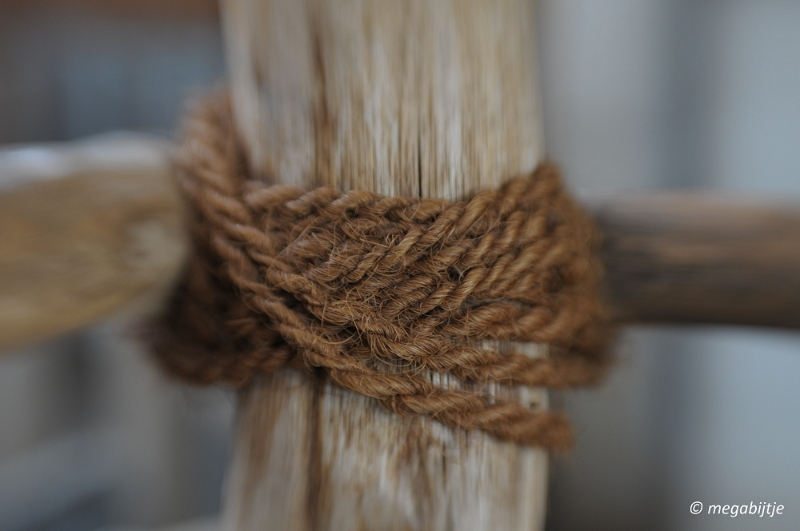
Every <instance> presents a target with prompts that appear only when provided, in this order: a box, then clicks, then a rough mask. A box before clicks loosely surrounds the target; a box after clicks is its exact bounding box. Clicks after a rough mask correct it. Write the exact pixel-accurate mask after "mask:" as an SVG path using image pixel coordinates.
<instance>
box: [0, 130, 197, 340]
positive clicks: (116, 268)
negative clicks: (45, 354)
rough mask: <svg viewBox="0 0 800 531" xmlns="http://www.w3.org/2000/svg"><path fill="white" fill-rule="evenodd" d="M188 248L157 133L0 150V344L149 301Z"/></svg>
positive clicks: (160, 293) (160, 292)
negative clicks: (153, 135) (148, 135)
mask: <svg viewBox="0 0 800 531" xmlns="http://www.w3.org/2000/svg"><path fill="white" fill-rule="evenodd" d="M187 248H188V242H187V236H186V234H185V230H184V224H183V215H182V206H181V199H180V196H179V194H178V192H177V189H176V187H175V186H174V185H173V180H172V178H171V175H170V164H169V156H168V144H167V143H166V142H164V141H161V140H154V139H152V138H148V137H143V136H135V135H122V136H120V135H117V136H114V135H112V136H106V137H98V138H95V139H93V140H88V141H83V142H75V143H72V144H60V145H58V144H56V145H39V146H27V147H26V146H19V147H11V148H5V149H3V150H0V350H3V349H5V348H9V347H13V346H17V345H21V344H24V343H27V342H31V341H38V340H41V339H45V338H47V337H50V336H54V335H57V334H60V333H63V332H68V331H70V330H74V329H76V328H79V327H81V326H84V325H88V324H91V323H93V322H96V321H98V320H101V319H103V318H105V317H107V316H108V315H109V314H111V313H113V312H116V311H120V310H121V309H123V308H125V309H126V310H125V311H128V312H135V311H137V310H139V311H146V309H149V310H150V311H152V309H153V308H154V307H155V306H156V304H158V302H159V301H160V300H161V299H162V298H163V297H164V296H165V294H166V293H167V292H168V290H169V288H170V286H171V285H172V282H173V280H174V279H175V277H176V275H177V274H178V272H179V271H180V268H181V264H182V263H183V261H184V259H185V256H186V254H187Z"/></svg>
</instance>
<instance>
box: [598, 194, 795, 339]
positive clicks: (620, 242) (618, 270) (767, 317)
mask: <svg viewBox="0 0 800 531" xmlns="http://www.w3.org/2000/svg"><path fill="white" fill-rule="evenodd" d="M798 206H800V205H798ZM594 211H595V218H596V220H597V222H598V224H599V225H600V228H601V230H602V231H603V233H604V234H605V243H604V246H603V250H602V257H603V262H604V264H605V267H606V288H607V297H608V300H609V302H610V303H611V305H612V308H613V310H614V314H615V317H616V318H617V320H619V321H622V322H626V323H632V322H633V323H635V322H650V323H694V324H729V325H756V326H773V327H786V328H800V208H797V207H791V206H783V207H780V206H777V205H776V204H756V203H755V202H751V201H744V200H742V199H739V200H733V199H724V198H720V197H719V196H713V195H710V194H708V193H703V194H671V193H655V194H650V195H641V196H631V197H626V198H622V199H617V200H613V201H609V202H607V203H605V204H603V205H602V206H600V207H597V208H595V209H594Z"/></svg>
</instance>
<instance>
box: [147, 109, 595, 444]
mask: <svg viewBox="0 0 800 531" xmlns="http://www.w3.org/2000/svg"><path fill="white" fill-rule="evenodd" d="M177 160H178V164H177V166H178V176H179V180H180V183H181V185H182V187H183V190H184V192H185V194H186V196H187V197H188V198H189V200H190V202H191V205H192V206H193V208H194V212H195V214H194V215H195V224H194V227H193V237H194V241H195V245H196V257H195V259H194V261H193V262H192V264H191V265H190V267H189V270H188V272H187V274H186V277H185V280H184V282H183V285H182V287H181V288H180V289H179V292H178V293H177V295H176V297H175V299H174V300H173V303H172V307H171V310H170V312H169V314H168V315H167V316H166V318H165V320H164V323H163V326H160V327H158V328H157V329H156V330H155V331H154V334H155V338H154V344H155V348H156V352H157V354H158V355H159V357H160V358H161V360H162V361H163V362H164V364H165V365H166V366H167V368H168V369H169V370H170V371H171V372H172V373H174V374H176V375H179V376H181V377H183V378H186V379H188V380H190V381H194V382H197V383H203V384H205V383H210V382H214V381H220V382H225V383H228V384H231V385H234V386H242V385H246V384H247V383H248V382H250V381H251V380H252V378H253V377H255V376H256V375H258V374H265V373H270V372H272V371H275V370H277V369H279V368H281V367H284V366H287V365H288V366H293V367H303V366H306V367H309V368H316V369H319V370H322V371H324V372H325V373H326V374H327V375H328V376H329V377H330V378H331V380H332V381H333V382H335V383H336V384H338V385H340V386H341V387H343V388H346V389H350V390H352V391H355V392H358V393H361V394H363V395H366V396H370V397H373V398H375V399H376V400H378V401H379V402H381V403H382V404H383V405H384V406H386V407H387V408H389V409H390V410H392V411H394V412H396V413H398V414H415V415H428V416H430V417H432V418H434V419H436V420H438V421H440V422H443V423H444V424H447V425H449V426H452V427H456V428H463V429H467V430H471V429H481V430H485V431H487V432H489V433H491V434H493V435H495V436H496V437H499V438H501V439H504V440H509V441H515V442H518V443H523V444H533V445H541V446H545V447H548V448H564V447H565V446H567V445H568V444H569V441H570V437H571V432H570V429H569V425H568V423H567V421H566V419H565V418H564V417H563V416H562V415H560V414H557V413H548V412H542V411H533V410H531V409H529V408H527V407H526V406H524V405H522V404H521V403H518V402H516V401H514V400H509V399H500V398H497V397H489V396H487V395H485V394H484V392H483V391H482V390H481V389H480V388H481V385H483V384H488V383H492V382H494V383H498V384H501V385H506V386H518V385H525V386H547V387H553V388H563V387H569V386H574V385H583V384H589V383H593V382H595V381H597V380H598V379H599V377H600V376H601V375H602V373H603V370H604V368H605V366H606V365H607V356H606V350H607V348H606V347H607V345H608V343H609V337H610V334H609V327H608V326H607V321H606V318H605V314H604V309H603V307H602V305H601V303H600V302H599V297H598V294H597V285H598V278H599V267H598V263H597V259H596V257H595V255H594V253H593V251H594V248H593V246H594V245H595V244H596V237H595V234H594V232H593V228H592V225H591V223H590V222H589V220H588V218H587V217H586V216H585V215H584V214H583V212H582V211H581V210H580V209H579V208H578V207H577V206H576V205H575V204H574V203H573V202H572V201H571V200H570V198H569V197H568V195H567V194H566V193H565V192H564V190H563V188H562V187H561V183H560V179H559V176H558V172H557V170H556V169H555V168H554V167H553V166H550V165H547V164H543V165H541V166H539V167H538V168H537V169H536V170H535V171H534V172H533V173H532V174H531V175H529V176H525V177H519V178H516V179H512V180H511V181H509V182H508V183H506V184H505V185H504V186H502V187H501V188H499V189H498V190H490V191H483V192H479V193H477V194H475V195H473V196H472V197H470V198H467V199H465V200H463V201H458V202H448V201H443V200H429V199H421V198H413V197H383V196H380V195H378V194H375V193H372V192H366V191H359V190H356V191H352V192H346V193H345V192H339V191H336V190H332V189H329V188H318V189H315V190H311V191H303V190H300V189H298V188H294V187H290V186H283V185H272V186H270V185H267V184H265V183H263V182H259V181H258V180H255V179H252V178H249V177H248V175H247V171H246V163H245V159H244V156H243V154H242V150H241V147H240V144H239V142H238V140H237V138H236V135H235V133H234V129H233V124H232V123H231V113H230V108H229V103H228V101H227V99H225V98H220V99H218V100H214V101H212V102H209V103H207V104H205V105H204V106H202V107H201V108H200V109H199V110H198V111H197V112H196V113H195V114H194V115H193V118H192V119H191V120H190V121H189V123H188V127H187V135H186V140H185V141H184V143H183V145H182V147H181V150H180V153H179V155H178V158H177ZM487 340H498V341H532V342H536V343H543V344H547V345H548V346H549V349H550V355H549V357H547V358H538V359H532V358H529V357H528V356H525V355H523V354H520V353H513V352H512V353H500V352H497V351H495V350H492V349H487V348H484V347H483V346H481V345H482V344H483V342H485V341H487ZM430 373H438V374H448V375H451V376H453V377H455V378H458V379H459V380H460V381H463V382H465V383H467V384H468V385H467V386H466V388H464V389H453V388H444V387H441V386H437V385H436V384H434V383H433V382H432V381H431V378H430V377H429V376H427V375H428V374H430ZM470 382H472V383H473V384H474V385H469V383H470ZM472 388H475V389H477V390H474V389H472Z"/></svg>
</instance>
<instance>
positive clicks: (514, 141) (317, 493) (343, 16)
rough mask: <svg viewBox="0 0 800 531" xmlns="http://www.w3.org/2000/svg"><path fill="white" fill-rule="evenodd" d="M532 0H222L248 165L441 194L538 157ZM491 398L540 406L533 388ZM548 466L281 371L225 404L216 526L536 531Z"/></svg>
mask: <svg viewBox="0 0 800 531" xmlns="http://www.w3.org/2000/svg"><path fill="white" fill-rule="evenodd" d="M531 4H532V3H531V2H529V1H527V0H508V1H502V2H486V1H483V0H480V1H472V0H441V1H437V2H428V1H421V0H401V1H396V2H385V1H384V0H358V1H351V2H345V1H330V0H327V1H322V0H307V1H299V0H228V1H225V2H223V19H224V22H225V26H224V28H225V33H226V43H227V46H228V57H229V66H230V71H231V77H232V86H233V94H234V110H235V116H236V122H237V125H238V128H239V130H240V132H241V134H242V135H243V138H244V140H245V143H246V145H247V146H248V148H249V155H250V162H251V165H252V167H253V169H254V170H255V171H257V172H258V173H260V174H261V176H262V177H263V178H264V179H266V180H268V181H271V182H274V181H277V180H280V181H281V182H285V183H292V184H297V185H300V186H304V187H311V186H318V185H329V186H333V187H337V188H340V189H345V190H346V189H352V188H362V189H370V190H375V191H377V192H380V193H383V194H387V195H400V194H402V195H421V196H435V197H444V198H451V199H454V198H457V197H459V196H461V195H463V194H464V193H465V192H467V191H469V190H471V189H475V188H489V187H496V186H497V185H498V184H500V183H501V182H502V181H504V180H505V179H508V178H510V177H511V176H514V175H516V174H519V173H521V172H526V171H530V170H531V169H533V167H534V166H535V165H536V163H537V161H538V160H539V159H540V158H541V157H542V155H543V150H542V137H541V117H540V109H539V105H538V103H539V100H538V90H537V77H536V61H535V57H536V51H535V50H536V47H535V29H534V28H535V24H534V18H533V12H532V5H531ZM517 348H519V349H521V350H523V351H526V352H528V353H530V354H531V355H543V354H544V351H545V347H542V346H537V345H520V346H518V347H517ZM432 377H434V378H435V377H436V376H432ZM449 383H450V384H451V385H457V383H456V382H449ZM494 392H496V393H497V394H498V395H503V394H521V395H523V396H524V399H525V401H526V403H531V404H532V407H537V408H542V407H546V394H545V393H544V392H543V391H529V390H518V389H502V388H499V387H498V388H496V389H494ZM547 466H548V464H547V455H546V454H545V453H544V452H543V451H542V450H536V449H531V448H524V447H520V446H516V445H513V444H508V443H501V442H498V441H496V440H494V439H493V438H491V437H489V436H488V435H485V434H483V433H465V432H460V431H456V430H451V429H449V428H446V427H444V426H442V425H439V424H437V423H435V422H432V421H429V420H427V419H420V418H413V419H412V418H399V417H397V416H395V415H393V414H391V413H389V412H387V411H386V410H384V409H383V408H382V407H380V406H379V405H377V404H376V403H375V402H374V401H372V400H370V399H367V398H363V397H360V396H357V395H355V394H353V393H351V392H348V391H344V390H341V389H337V388H336V387H333V386H331V385H330V384H329V383H328V382H325V381H320V380H317V379H314V378H312V377H310V376H309V375H306V374H300V373H298V372H295V371H285V372H280V373H278V374H275V375H274V376H272V377H269V378H265V379H264V380H263V381H262V382H261V383H259V384H258V385H256V386H254V387H252V388H251V389H249V390H247V391H246V392H244V393H243V395H242V396H241V401H240V406H239V419H238V428H237V434H236V446H235V450H234V457H233V464H232V469H231V473H230V475H229V478H228V489H227V501H226V508H225V522H226V527H227V528H228V529H236V530H240V531H241V530H249V529H254V530H255V529H265V528H270V529H281V530H311V529H314V530H327V529H329V530H342V531H346V530H350V529H385V530H392V529H395V530H401V529H402V530H407V529H421V530H422V529H424V530H437V529H458V530H485V529H493V530H517V529H541V528H542V525H543V521H544V515H545V496H546V476H547Z"/></svg>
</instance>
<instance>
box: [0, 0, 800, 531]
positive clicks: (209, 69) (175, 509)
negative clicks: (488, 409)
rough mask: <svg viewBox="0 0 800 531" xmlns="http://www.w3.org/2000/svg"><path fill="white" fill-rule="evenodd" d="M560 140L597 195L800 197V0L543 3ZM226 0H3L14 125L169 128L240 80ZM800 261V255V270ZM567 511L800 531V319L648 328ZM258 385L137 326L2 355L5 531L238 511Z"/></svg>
mask: <svg viewBox="0 0 800 531" xmlns="http://www.w3.org/2000/svg"><path fill="white" fill-rule="evenodd" d="M539 27H540V55H541V69H542V80H543V101H544V110H545V131H546V137H547V144H548V152H549V154H550V156H551V157H552V158H554V159H555V160H557V161H559V162H560V163H561V165H562V166H563V168H564V169H565V172H566V175H567V176H568V181H569V184H570V186H571V187H572V188H573V189H574V190H575V191H576V193H578V194H579V195H598V194H600V195H612V194H614V193H617V192H622V191H626V192H627V191H632V190H638V191H642V190H654V189H667V188H682V189H693V188H695V189H698V188H702V189H711V190H718V191H719V193H720V194H739V195H744V196H748V197H762V196H763V197H776V196H779V197H781V198H782V199H783V200H784V201H794V202H795V203H796V204H800V30H798V28H800V2H798V1H796V0H758V1H756V0H659V1H655V0H604V1H603V2H596V1H594V0H540V1H539ZM224 76H225V67H224V61H223V53H222V48H221V37H220V33H219V21H218V15H217V7H216V4H215V2H213V1H210V0H138V1H135V2H134V1H132V0H113V1H112V0H57V1H56V0H51V1H47V0H0V143H2V144H9V143H19V142H39V141H53V140H56V141H57V140H72V139H76V138H81V137H84V136H87V135H93V134H97V133H102V132H105V131H110V130H119V129H126V130H136V131H144V132H150V133H155V134H159V135H164V136H167V137H169V136H170V135H172V132H173V131H174V129H175V124H176V120H177V118H178V116H179V115H180V112H181V109H182V102H183V101H184V99H185V98H186V96H187V95H189V94H191V93H192V92H193V91H194V90H197V89H202V88H203V87H207V86H209V85H211V84H213V83H215V82H217V81H219V80H221V79H224ZM799 273H800V272H799ZM618 350H619V353H618V354H619V362H618V364H617V367H616V368H615V370H614V371H613V373H612V375H611V377H610V378H609V379H608V381H607V382H606V383H605V384H604V385H603V386H602V387H601V388H599V389H597V390H591V391H580V392H576V393H569V394H567V395H564V396H561V397H557V400H559V401H560V402H561V403H563V404H564V405H565V407H566V408H567V410H568V411H569V413H570V415H571V416H572V418H573V419H574V424H575V426H576V431H577V439H578V445H577V448H576V449H575V451H574V452H572V453H571V454H570V455H569V456H566V457H563V458H559V459H558V460H556V461H555V462H554V466H553V474H552V488H551V491H550V494H551V495H550V500H549V511H550V512H549V517H548V529H549V530H552V531H572V530H583V529H589V528H591V529H593V530H595V531H598V530H600V531H602V530H614V531H624V530H639V529H650V530H654V531H658V530H665V531H666V530H670V531H671V530H690V531H692V530H717V529H719V530H722V529H726V530H727V529H753V528H754V526H753V521H752V520H747V519H741V518H739V519H731V518H707V517H706V518H703V517H693V516H691V515H690V514H689V510H688V508H689V505H690V504H691V503H692V502H693V501H695V500H700V501H703V502H704V503H706V504H707V503H722V504H725V503H730V504H733V503H749V502H750V501H755V502H756V503H758V502H759V501H774V502H778V503H780V504H783V505H785V506H786V510H785V514H784V515H783V516H782V517H781V518H778V517H776V518H773V519H772V520H769V521H766V520H763V519H762V520H759V522H758V528H764V529H774V530H796V529H798V528H800V454H798V451H797V448H798V447H800V408H798V405H800V385H798V382H800V333H797V332H779V331H770V330H753V329H743V328H688V327H682V328H664V327H632V328H629V329H628V330H627V331H626V333H625V334H624V336H623V338H622V341H621V344H620V346H619V349H618ZM234 405H235V397H234V396H233V395H232V394H230V393H228V392H226V391H223V390H220V389H205V390H197V389H189V388H186V387H183V386H179V385H176V384H172V383H169V382H167V381H166V380H165V378H164V377H163V376H161V375H160V373H159V372H158V371H157V370H156V368H155V366H154V365H153V364H152V363H151V362H150V360H149V359H148V357H147V355H146V353H145V352H144V351H143V349H142V348H141V346H139V345H138V344H137V343H136V341H135V340H134V339H132V338H131V336H130V334H129V333H127V332H126V328H125V324H124V323H122V322H109V323H105V324H102V325H98V326H96V327H94V328H92V329H89V330H84V331H81V332H79V333H76V334H73V335H71V336H69V337H62V338H59V339H57V340H53V341H50V342H48V343H46V344H41V345H35V346H31V347H27V348H26V349H24V350H20V351H16V352H7V353H3V354H2V355H0V529H2V530H8V531H34V530H36V531H71V530H94V529H104V530H132V529H162V528H169V529H175V530H177V529H184V530H188V529H192V530H200V529H203V530H205V529H208V530H212V529H216V527H217V519H216V515H217V514H218V512H219V509H220V490H221V487H222V482H223V472H224V468H225V464H226V461H227V459H228V457H229V452H230V444H231V431H232V425H233V416H234V409H235V408H234Z"/></svg>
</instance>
